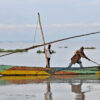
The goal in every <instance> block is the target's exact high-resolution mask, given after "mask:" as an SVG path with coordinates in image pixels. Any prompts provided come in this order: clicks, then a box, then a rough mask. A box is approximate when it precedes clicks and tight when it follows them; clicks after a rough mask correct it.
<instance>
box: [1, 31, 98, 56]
mask: <svg viewBox="0 0 100 100" xmlns="http://www.w3.org/2000/svg"><path fill="white" fill-rule="evenodd" d="M99 33H100V31H98V32H92V33H87V34H82V35H76V36H72V37H68V38H63V39H59V40H55V41H51V42H47V43H45V45H48V44H49V43H50V44H53V43H57V42H60V41H64V40H70V39H74V38H79V37H83V36H88V35H94V34H99ZM41 46H43V44H39V45H34V46H31V47H28V48H25V49H20V50H31V49H34V48H38V47H41ZM14 53H18V52H11V53H6V54H3V55H0V57H3V56H7V55H11V54H14Z"/></svg>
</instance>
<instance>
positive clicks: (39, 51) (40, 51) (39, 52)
mask: <svg viewBox="0 0 100 100" xmlns="http://www.w3.org/2000/svg"><path fill="white" fill-rule="evenodd" d="M37 53H38V54H41V53H44V51H42V50H37ZM53 53H56V52H55V51H54V50H52V51H51V54H53Z"/></svg>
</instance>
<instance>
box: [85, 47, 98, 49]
mask: <svg viewBox="0 0 100 100" xmlns="http://www.w3.org/2000/svg"><path fill="white" fill-rule="evenodd" d="M85 49H96V48H95V47H85Z"/></svg>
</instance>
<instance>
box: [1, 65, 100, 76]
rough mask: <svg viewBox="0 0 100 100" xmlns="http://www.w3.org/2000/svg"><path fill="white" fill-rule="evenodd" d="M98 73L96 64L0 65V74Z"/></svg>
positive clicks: (99, 71) (99, 72)
mask: <svg viewBox="0 0 100 100" xmlns="http://www.w3.org/2000/svg"><path fill="white" fill-rule="evenodd" d="M91 74H97V75H99V74H100V70H99V69H98V66H93V67H84V68H82V69H81V68H71V69H68V68H64V67H51V68H43V67H27V66H11V65H0V75H3V76H29V75H47V76H50V75H91Z"/></svg>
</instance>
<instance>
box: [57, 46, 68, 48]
mask: <svg viewBox="0 0 100 100" xmlns="http://www.w3.org/2000/svg"><path fill="white" fill-rule="evenodd" d="M58 48H68V47H67V46H65V47H62V46H59V47H58Z"/></svg>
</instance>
